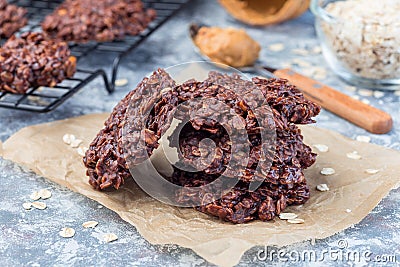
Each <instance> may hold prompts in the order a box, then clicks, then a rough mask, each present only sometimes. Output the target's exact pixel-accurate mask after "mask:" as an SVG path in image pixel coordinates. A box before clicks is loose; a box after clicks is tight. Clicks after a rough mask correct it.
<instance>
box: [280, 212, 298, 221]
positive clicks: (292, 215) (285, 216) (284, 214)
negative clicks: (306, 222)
mask: <svg viewBox="0 0 400 267" xmlns="http://www.w3.org/2000/svg"><path fill="white" fill-rule="evenodd" d="M296 218H297V214H295V213H290V212H282V213H281V214H279V219H281V220H293V219H296Z"/></svg>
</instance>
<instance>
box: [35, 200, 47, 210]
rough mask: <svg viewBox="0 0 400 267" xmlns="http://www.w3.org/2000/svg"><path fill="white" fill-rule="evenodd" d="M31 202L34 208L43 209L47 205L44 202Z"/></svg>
mask: <svg viewBox="0 0 400 267" xmlns="http://www.w3.org/2000/svg"><path fill="white" fill-rule="evenodd" d="M31 204H32V206H33V207H34V208H36V209H38V210H44V209H45V208H47V205H46V203H44V202H38V201H35V202H32V203H31Z"/></svg>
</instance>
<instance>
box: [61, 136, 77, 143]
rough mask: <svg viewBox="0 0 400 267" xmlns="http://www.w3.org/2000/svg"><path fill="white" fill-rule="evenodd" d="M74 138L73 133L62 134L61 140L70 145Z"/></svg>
mask: <svg viewBox="0 0 400 267" xmlns="http://www.w3.org/2000/svg"><path fill="white" fill-rule="evenodd" d="M75 139H76V138H75V135H73V134H64V136H63V141H64V143H65V144H67V145H70V144H71V143H72V141H74V140H75Z"/></svg>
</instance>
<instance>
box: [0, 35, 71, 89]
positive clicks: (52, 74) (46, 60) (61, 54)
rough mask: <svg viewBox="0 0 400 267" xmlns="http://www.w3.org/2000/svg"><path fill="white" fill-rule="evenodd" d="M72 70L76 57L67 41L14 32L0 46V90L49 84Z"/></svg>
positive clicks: (69, 75) (64, 76)
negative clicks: (14, 33)
mask: <svg viewBox="0 0 400 267" xmlns="http://www.w3.org/2000/svg"><path fill="white" fill-rule="evenodd" d="M75 70H76V59H75V57H72V56H70V50H69V48H68V45H67V43H65V42H57V41H53V40H49V39H47V38H46V37H45V36H44V35H43V34H42V33H29V32H27V33H24V34H22V35H21V37H17V36H15V35H14V36H12V37H11V38H10V39H8V41H7V42H6V43H5V44H4V45H3V46H2V47H1V48H0V91H6V92H10V93H15V94H23V93H25V92H26V91H27V90H28V89H29V88H31V87H37V86H50V87H52V86H55V85H56V84H57V83H59V82H61V81H62V80H64V79H66V78H70V77H72V76H73V75H74V73H75Z"/></svg>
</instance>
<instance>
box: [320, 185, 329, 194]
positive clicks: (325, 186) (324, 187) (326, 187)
mask: <svg viewBox="0 0 400 267" xmlns="http://www.w3.org/2000/svg"><path fill="white" fill-rule="evenodd" d="M317 190H318V191H321V192H326V191H329V187H328V185H327V184H319V185H317Z"/></svg>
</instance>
